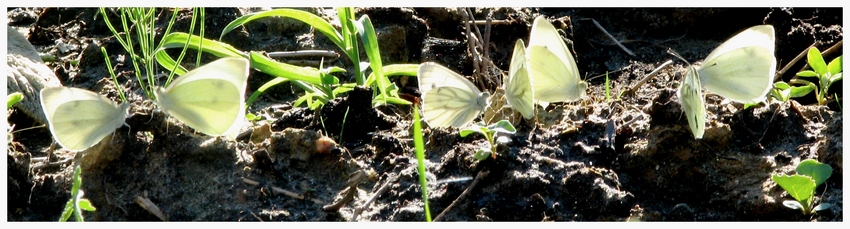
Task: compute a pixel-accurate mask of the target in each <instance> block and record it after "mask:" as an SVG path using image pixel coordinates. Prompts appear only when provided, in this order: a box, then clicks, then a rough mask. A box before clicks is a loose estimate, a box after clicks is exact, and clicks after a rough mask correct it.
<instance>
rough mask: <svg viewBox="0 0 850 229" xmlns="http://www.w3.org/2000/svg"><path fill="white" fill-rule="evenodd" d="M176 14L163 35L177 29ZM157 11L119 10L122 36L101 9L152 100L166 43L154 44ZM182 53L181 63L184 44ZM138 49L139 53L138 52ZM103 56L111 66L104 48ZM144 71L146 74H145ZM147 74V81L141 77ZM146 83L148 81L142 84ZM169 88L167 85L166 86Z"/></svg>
mask: <svg viewBox="0 0 850 229" xmlns="http://www.w3.org/2000/svg"><path fill="white" fill-rule="evenodd" d="M172 11H173V13H172V15H171V19H170V20H169V22H168V26H167V27H166V29H165V31H164V34H170V33H171V27H172V26H173V25H174V22H175V20H176V19H177V13H178V10H177V9H173V10H172ZM156 12H157V9H156V8H152V7H119V8H118V9H117V14H118V15H119V16H120V17H121V28H122V29H123V32H119V31H118V30H116V29H115V27H114V26H113V24H112V22H110V21H109V17H108V14H107V11H106V8H103V7H101V8H100V15H101V16H102V17H103V20H104V22H105V23H106V26H107V27H109V30H110V31H111V32H112V34H113V35H114V37H115V39H116V40H117V41H118V42H119V43H120V44H121V46H122V47H124V50H125V51H127V53H129V54H130V58H131V60H132V63H133V67H134V69H135V71H134V72H135V76H136V79H137V80H138V81H139V84H141V86H142V89H143V90H144V91H145V94H146V95H147V96H148V97H149V98H153V88H154V87H155V86H156V82H155V81H154V79H156V77H154V75H155V74H156V72H157V71H156V69H155V67H156V65H154V64H153V61H154V58H155V56H156V53H157V52H158V51H159V50H160V49H161V48H162V46H163V43H164V41H163V40H160V42H159V43H156V42H155V37H156V34H157V33H156V18H157V16H156V15H157V13H156ZM203 12H204V11H203V8H195V9H194V13H193V14H194V15H198V16H199V17H192V24H191V26H190V29H189V33H193V31H194V29H195V27H194V25H195V22H196V20H197V18H201V20H203V17H204V16H203V15H204V13H203ZM200 31H201V35H203V33H204V32H203V31H204V29H203V23H201V29H200ZM181 47H183V48H184V49H183V52H181V54H180V58H178V60H182V58H183V56H184V55H185V53H186V50H185V48H186V45H185V44H183V45H182V46H181ZM137 48H138V50H137ZM101 52H102V53H103V55H104V58H105V59H106V61H107V63H109V55H108V54H107V53H106V50H105V48H101ZM198 65H200V55H198ZM111 66H112V65H111V64H108V65H107V67H109V68H110V69H109V72H110V74H112V78H113V81H114V82H115V83H116V86H117V79H116V76H115V73H114V72H112V69H111ZM142 69H144V70H142ZM143 74H144V77H143V76H142V75H143ZM173 74H174V73H173V71H172V74H171V75H169V77H168V81H169V82H170V81H171V79H172V77H173ZM143 79H146V80H143ZM166 84H167V83H166ZM116 88H118V89H119V95H120V96H121V99H122V100H124V101H126V99H125V97H124V93H123V92H122V91H120V88H121V87H116Z"/></svg>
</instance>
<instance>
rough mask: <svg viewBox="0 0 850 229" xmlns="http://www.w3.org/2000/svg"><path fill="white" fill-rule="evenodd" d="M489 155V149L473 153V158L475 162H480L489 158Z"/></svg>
mask: <svg viewBox="0 0 850 229" xmlns="http://www.w3.org/2000/svg"><path fill="white" fill-rule="evenodd" d="M490 154H492V152H490V150H489V149H479V150H478V151H476V152H475V155H474V156H473V157H474V158H475V160H479V161H480V160H485V159H487V158H488V157H490Z"/></svg>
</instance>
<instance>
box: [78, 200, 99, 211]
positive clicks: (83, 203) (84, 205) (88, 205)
mask: <svg viewBox="0 0 850 229" xmlns="http://www.w3.org/2000/svg"><path fill="white" fill-rule="evenodd" d="M79 204H80V209H83V210H86V211H90V212H93V211H95V210H97V209H96V208H95V207H94V205H92V204H91V201H89V200H88V199H80V202H79Z"/></svg>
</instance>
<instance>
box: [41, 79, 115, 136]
mask: <svg viewBox="0 0 850 229" xmlns="http://www.w3.org/2000/svg"><path fill="white" fill-rule="evenodd" d="M40 95H41V96H40V97H41V107H42V109H43V110H44V114H45V116H47V122H48V126H49V128H50V133H51V134H53V137H54V139H56V142H58V143H59V145H61V146H62V147H63V148H65V149H68V150H71V151H82V150H85V149H88V148H89V147H92V146H94V145H95V144H97V143H98V142H100V140H101V139H103V138H104V137H106V135H109V134H111V133H112V132H114V131H115V129H118V128H119V127H121V125H123V124H124V119H126V118H127V112H128V110H129V109H130V106H129V104H127V103H125V104H121V105H120V106H119V105H116V104H115V103H113V102H112V101H111V100H109V99H107V98H105V97H103V96H101V95H99V94H97V93H94V92H91V91H88V90H83V89H78V88H72V87H48V88H44V89H42V90H41V92H40Z"/></svg>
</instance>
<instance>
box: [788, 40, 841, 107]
mask: <svg viewBox="0 0 850 229" xmlns="http://www.w3.org/2000/svg"><path fill="white" fill-rule="evenodd" d="M843 56H844V55H841V56H838V57H837V58H835V59H833V60H832V61H830V62H829V64H827V63H826V62H825V61H824V60H823V56H822V55H821V53H820V51H819V50H818V49H817V48H815V47H812V48H810V49H809V53H808V54H807V58H808V63H809V66H810V67H811V68H812V70H805V71H801V72H798V73H797V76H799V77H808V78H817V79H818V82H819V83H820V84H819V85H820V88H816V90H815V96H816V97H817V101H818V105H826V104H827V102H828V98H827V96H828V95H827V93H828V92H827V91H828V90H829V87H830V86H832V84H833V83H835V82H837V81H839V80H841V79H842V78H844V74H843V73H842V59H843ZM801 81H806V80H801ZM806 82H808V81H806Z"/></svg>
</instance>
